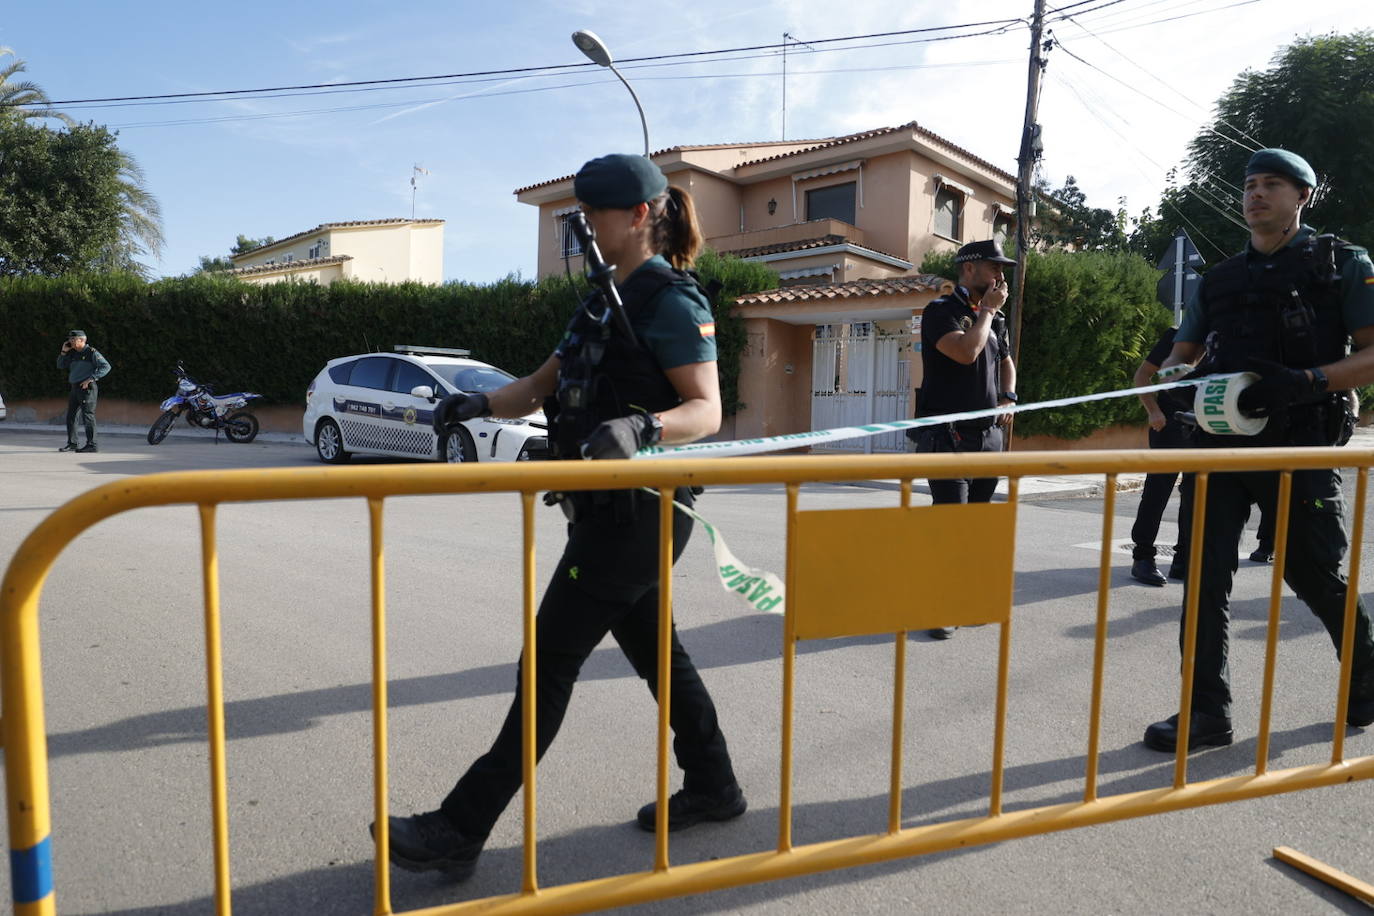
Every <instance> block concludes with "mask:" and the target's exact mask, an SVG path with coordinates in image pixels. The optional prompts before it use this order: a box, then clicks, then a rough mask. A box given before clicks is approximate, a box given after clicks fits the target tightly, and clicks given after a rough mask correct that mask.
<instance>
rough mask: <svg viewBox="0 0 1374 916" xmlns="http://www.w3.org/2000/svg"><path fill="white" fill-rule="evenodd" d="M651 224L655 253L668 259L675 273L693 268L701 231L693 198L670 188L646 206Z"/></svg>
mask: <svg viewBox="0 0 1374 916" xmlns="http://www.w3.org/2000/svg"><path fill="white" fill-rule="evenodd" d="M649 206H650V208H651V209H652V211H653V216H654V222H653V230H652V235H651V237H650V242H651V244H652V246H653V249H654V251H656V252H658V253H659V254H661V255H663V256H664V257H665V258H667V259H668V263H669V264H671V265H673V266H674V267H676V268H677V269H678V270H686V269H687V268H689V267H691V266H692V262H693V261H695V260H696V258H697V254H698V253H699V252H700V251H701V245H702V238H701V230H700V229H699V228H698V227H697V210H696V207H695V206H693V205H692V196H691V195H690V194H688V193H687V192H686V191H684V190H682V188H679V187H676V186H672V185H670V186H669V187H668V190H667V191H666V192H665V193H664V194H663V196H662V197H659V198H657V199H656V200H653V201H651V202H650V204H649Z"/></svg>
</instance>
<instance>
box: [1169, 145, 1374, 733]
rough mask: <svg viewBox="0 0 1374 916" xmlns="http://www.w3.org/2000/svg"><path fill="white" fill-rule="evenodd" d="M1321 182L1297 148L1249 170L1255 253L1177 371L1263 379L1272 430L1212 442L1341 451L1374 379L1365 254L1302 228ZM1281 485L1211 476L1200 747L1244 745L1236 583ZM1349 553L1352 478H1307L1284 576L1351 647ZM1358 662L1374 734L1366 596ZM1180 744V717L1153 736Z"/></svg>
mask: <svg viewBox="0 0 1374 916" xmlns="http://www.w3.org/2000/svg"><path fill="white" fill-rule="evenodd" d="M1316 184H1317V176H1316V174H1315V173H1314V172H1313V170H1312V167H1311V166H1310V165H1308V164H1307V162H1306V160H1304V159H1303V158H1302V157H1301V156H1298V155H1297V154H1295V153H1291V152H1289V151H1287V150H1281V149H1262V150H1259V151H1258V152H1256V153H1255V154H1254V155H1253V156H1251V157H1250V161H1249V164H1248V165H1247V166H1246V169H1245V185H1244V198H1243V208H1244V210H1243V215H1244V217H1245V222H1246V225H1247V226H1249V228H1250V244H1249V245H1248V246H1246V249H1245V251H1243V252H1242V253H1240V254H1238V255H1236V256H1235V257H1233V258H1230V259H1228V260H1226V261H1223V262H1222V263H1220V264H1218V265H1217V266H1215V267H1213V268H1212V269H1211V270H1209V271H1207V273H1206V275H1205V276H1204V277H1203V279H1202V283H1201V285H1200V287H1199V289H1198V290H1197V292H1196V293H1195V294H1194V296H1193V298H1192V300H1191V301H1190V302H1189V303H1188V306H1187V308H1186V310H1185V312H1184V316H1183V322H1182V324H1181V325H1180V327H1179V329H1178V335H1177V337H1176V340H1175V342H1174V347H1173V351H1172V352H1171V353H1170V355H1169V358H1168V359H1167V360H1165V363H1164V365H1165V367H1166V368H1167V367H1168V366H1172V365H1178V364H1180V363H1196V362H1198V361H1199V360H1201V368H1202V369H1203V370H1204V371H1206V372H1236V371H1252V372H1256V373H1258V374H1259V376H1260V379H1259V381H1257V382H1255V383H1254V384H1253V385H1251V386H1250V387H1248V388H1246V389H1245V390H1244V391H1242V392H1241V394H1240V396H1239V398H1238V399H1237V406H1238V407H1239V409H1240V410H1241V411H1242V412H1243V413H1246V414H1247V415H1249V416H1255V417H1258V416H1264V417H1268V421H1267V423H1266V425H1265V428H1264V429H1263V430H1262V431H1261V432H1260V433H1258V434H1256V435H1254V436H1249V437H1244V436H1217V435H1211V434H1208V433H1206V432H1203V433H1202V434H1201V440H1202V441H1201V444H1202V445H1204V446H1215V447H1232V448H1233V447H1236V446H1243V445H1267V446H1275V445H1278V446H1282V445H1302V446H1313V445H1336V444H1341V443H1343V442H1344V441H1345V440H1346V439H1348V438H1349V434H1350V430H1351V429H1353V421H1354V418H1353V416H1351V415H1350V414H1349V413H1348V412H1347V404H1348V403H1350V402H1349V401H1348V399H1347V398H1346V397H1345V392H1347V391H1348V390H1349V389H1353V388H1356V387H1359V386H1361V385H1368V384H1370V383H1371V382H1374V264H1371V263H1370V260H1369V256H1368V254H1367V253H1366V252H1365V250H1364V249H1363V248H1359V247H1357V246H1354V245H1351V244H1350V243H1348V242H1345V241H1342V240H1340V239H1337V238H1335V237H1334V236H1319V235H1317V234H1316V233H1315V232H1314V231H1313V229H1312V228H1311V227H1310V226H1305V225H1303V224H1302V208H1303V207H1304V206H1305V205H1306V204H1307V202H1308V201H1309V200H1310V199H1311V197H1312V191H1313V189H1314V188H1315V187H1316ZM1352 341H1353V344H1354V352H1353V353H1352V352H1350V344H1351V342H1352ZM1278 486H1279V475H1278V473H1277V472H1263V473H1258V472H1250V473H1220V472H1218V473H1213V474H1211V475H1210V477H1209V485H1208V491H1207V506H1206V512H1207V519H1206V529H1205V532H1204V535H1203V547H1202V569H1201V584H1200V585H1199V592H1198V629H1197V652H1196V656H1195V659H1196V667H1195V674H1194V681H1193V696H1192V710H1191V723H1190V726H1189V734H1188V744H1189V747H1190V749H1191V748H1198V747H1203V746H1208V745H1212V746H1219V745H1226V744H1230V743H1231V738H1232V731H1231V689H1230V676H1229V671H1228V668H1227V623H1228V617H1229V599H1230V593H1231V580H1232V577H1233V576H1234V574H1235V571H1236V567H1237V566H1238V562H1237V558H1238V554H1239V542H1240V536H1241V531H1242V529H1243V528H1244V526H1245V522H1246V519H1247V518H1248V517H1249V514H1250V506H1251V505H1252V504H1258V505H1259V507H1260V509H1261V510H1262V511H1264V512H1267V513H1268V514H1269V515H1270V516H1271V517H1273V516H1274V514H1275V511H1274V510H1275V507H1276V504H1277V498H1278ZM1348 546H1349V536H1348V534H1347V533H1346V526H1345V513H1344V501H1343V498H1342V495H1341V477H1340V473H1339V472H1338V471H1327V470H1306V471H1295V472H1294V474H1293V490H1292V502H1291V505H1290V516H1289V525H1288V551H1287V562H1286V564H1285V568H1284V570H1283V577H1284V581H1286V582H1287V583H1288V585H1289V587H1290V588H1292V589H1293V591H1294V592H1295V593H1296V594H1297V595H1298V597H1299V598H1301V599H1302V600H1303V601H1304V602H1305V603H1306V604H1307V606H1308V607H1309V608H1311V609H1312V612H1313V613H1314V614H1316V615H1317V617H1318V618H1319V619H1320V620H1321V622H1322V624H1323V625H1324V626H1325V627H1326V631H1327V633H1328V634H1330V637H1331V640H1332V642H1333V643H1334V644H1335V645H1336V647H1337V649H1338V650H1339V647H1340V645H1341V637H1342V633H1343V629H1344V617H1345V600H1346V588H1347V583H1346V579H1345V577H1344V576H1343V575H1341V572H1340V567H1341V561H1342V559H1343V557H1344V556H1345V552H1346V549H1347V548H1348ZM1185 606H1186V598H1185ZM1179 644H1180V646H1181V645H1182V644H1183V634H1182V631H1181V629H1180V637H1179ZM1351 663H1352V672H1351V683H1350V705H1349V710H1348V713H1347V715H1346V722H1347V724H1349V725H1353V726H1359V727H1362V726H1367V725H1370V724H1374V640H1372V639H1371V636H1370V620H1369V613H1368V611H1367V610H1366V609H1365V605H1364V601H1363V599H1358V600H1357V604H1356V617H1355V633H1354V651H1353V654H1352V659H1351ZM1177 742H1178V716H1176V715H1175V716H1171V717H1170V718H1168V719H1166V720H1164V721H1162V722H1156V723H1154V724H1153V725H1151V726H1150V727H1149V728H1147V729H1146V730H1145V744H1146V745H1147V746H1149V747H1151V748H1154V749H1156V750H1163V751H1172V750H1174V749H1175V748H1176V746H1177Z"/></svg>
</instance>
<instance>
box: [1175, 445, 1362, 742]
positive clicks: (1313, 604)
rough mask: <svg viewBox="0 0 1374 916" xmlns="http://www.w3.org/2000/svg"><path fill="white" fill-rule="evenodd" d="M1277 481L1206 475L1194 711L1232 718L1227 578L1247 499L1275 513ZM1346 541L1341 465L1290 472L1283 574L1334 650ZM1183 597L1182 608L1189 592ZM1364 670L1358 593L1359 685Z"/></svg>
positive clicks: (1258, 475) (1266, 476) (1258, 474)
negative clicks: (1290, 498) (1207, 478)
mask: <svg viewBox="0 0 1374 916" xmlns="http://www.w3.org/2000/svg"><path fill="white" fill-rule="evenodd" d="M1278 486H1279V474H1278V472H1277V471H1248V472H1228V473H1214V474H1212V475H1210V477H1209V481H1208V487H1207V519H1206V528H1205V533H1204V535H1203V544H1202V576H1201V585H1200V586H1199V592H1198V629H1197V652H1196V655H1195V658H1196V667H1195V669H1194V672H1195V673H1194V679H1193V710H1194V711H1201V712H1204V713H1207V714H1209V715H1213V716H1223V717H1228V718H1229V717H1230V714H1231V687H1230V671H1229V667H1228V664H1227V655H1228V647H1229V640H1228V636H1227V627H1228V623H1229V620H1230V595H1231V581H1232V578H1233V577H1234V576H1235V572H1236V567H1237V565H1238V563H1237V559H1236V558H1237V554H1238V552H1239V545H1240V537H1241V533H1242V531H1243V530H1244V528H1245V523H1246V521H1247V520H1248V519H1249V517H1250V506H1251V504H1252V503H1253V504H1257V505H1258V506H1259V507H1260V511H1261V512H1265V513H1267V514H1268V517H1270V518H1274V517H1276V516H1275V511H1276V505H1277V501H1278ZM1348 543H1349V536H1348V535H1347V533H1346V528H1345V506H1344V498H1343V496H1342V495H1341V475H1340V472H1339V471H1333V470H1309V471H1294V472H1293V493H1292V506H1291V508H1290V510H1289V524H1288V557H1287V562H1286V563H1285V565H1284V570H1283V579H1284V581H1285V582H1287V583H1288V586H1289V588H1291V589H1293V591H1294V592H1295V593H1296V594H1297V596H1298V597H1299V598H1301V599H1302V600H1303V602H1304V603H1306V604H1307V606H1308V607H1309V608H1311V609H1312V613H1314V614H1316V615H1317V618H1318V619H1319V620H1321V622H1322V625H1323V626H1325V627H1326V632H1327V633H1328V634H1330V636H1331V641H1332V643H1333V644H1334V645H1335V646H1336V650H1337V652H1339V651H1340V645H1341V634H1342V631H1343V623H1344V618H1345V594H1346V580H1345V576H1343V575H1342V574H1341V571H1340V567H1341V561H1342V560H1343V559H1344V557H1345V552H1346V548H1347V546H1348ZM1185 590H1186V586H1185ZM1184 600H1185V605H1184V606H1185V608H1186V607H1187V604H1186V601H1187V596H1186V594H1185V599H1184ZM1181 620H1182V621H1183V624H1182V625H1181V626H1180V628H1179V647H1180V652H1182V646H1183V641H1184V632H1185V628H1186V620H1187V611H1186V610H1185V611H1184V613H1183V616H1182V618H1181ZM1366 676H1374V640H1371V637H1370V621H1369V612H1368V611H1367V610H1366V608H1365V605H1364V601H1363V599H1357V602H1356V610H1355V641H1354V658H1353V666H1352V670H1351V679H1352V682H1353V683H1356V684H1359V683H1361V682H1362V680H1363V679H1364V678H1365V677H1366ZM1333 696H1334V694H1333Z"/></svg>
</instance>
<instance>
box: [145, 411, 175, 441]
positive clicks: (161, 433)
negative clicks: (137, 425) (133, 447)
mask: <svg viewBox="0 0 1374 916" xmlns="http://www.w3.org/2000/svg"><path fill="white" fill-rule="evenodd" d="M176 421H177V412H176V411H175V410H164V411H163V412H162V416H160V417H158V418H157V419H156V420H154V421H153V425H152V426H151V427H149V428H148V444H149V445H157V444H158V443H159V442H161V441H162V440H163V439H166V438H167V431H168V430H169V429H171V428H172V424H173V423H175V422H176Z"/></svg>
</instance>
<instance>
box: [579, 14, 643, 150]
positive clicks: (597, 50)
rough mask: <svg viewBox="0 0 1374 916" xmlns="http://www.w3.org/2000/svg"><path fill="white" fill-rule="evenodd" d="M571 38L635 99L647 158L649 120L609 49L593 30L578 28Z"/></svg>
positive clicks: (593, 61)
mask: <svg viewBox="0 0 1374 916" xmlns="http://www.w3.org/2000/svg"><path fill="white" fill-rule="evenodd" d="M572 40H573V44H575V45H577V50H579V51H581V52H582V53H583V54H585V55H587V59H588V60H590V61H591V62H592V63H594V64H596V65H597V66H599V67H606V68H608V69H609V70H610V71H611V72H612V73H614V74H615V75H616V78H617V79H619V80H620V82H622V83H624V84H625V88H626V89H628V90H629V91H630V98H632V99H634V100H635V108H637V109H639V126H640V127H642V128H643V129H644V158H646V159H647V158H648V157H649V122H648V121H647V120H646V119H645V118H644V106H643V105H640V104H639V96H637V95H635V90H634V87H633V86H631V85H630V84H629V82H627V81H626V79H625V77H623V76H621V75H620V71H619V70H617V69H616V68H615V64H614V63H612V62H611V52H610V50H609V49H608V48H607V47H606V43H605V42H603V41H602V40H601V39H600V38H598V37H597V36H596V33H595V32H591V31H588V30H587V29H578V30H577V31H576V32H573V33H572Z"/></svg>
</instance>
